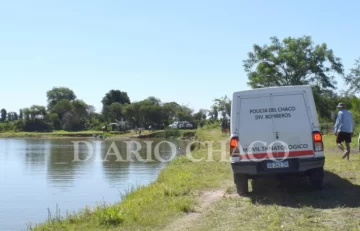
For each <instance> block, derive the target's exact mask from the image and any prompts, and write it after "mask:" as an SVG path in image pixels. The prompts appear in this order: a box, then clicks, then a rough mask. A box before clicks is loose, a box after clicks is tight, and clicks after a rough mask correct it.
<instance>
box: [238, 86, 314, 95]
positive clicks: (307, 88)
mask: <svg viewBox="0 0 360 231" xmlns="http://www.w3.org/2000/svg"><path fill="white" fill-rule="evenodd" d="M309 89H311V86H310V85H292V86H274V87H262V88H254V89H248V90H241V91H236V92H234V94H236V93H240V92H255V91H259V92H273V91H279V90H286V91H294V90H309Z"/></svg>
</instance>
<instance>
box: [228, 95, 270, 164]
mask: <svg viewBox="0 0 360 231" xmlns="http://www.w3.org/2000/svg"><path fill="white" fill-rule="evenodd" d="M269 108H271V98H270V95H269V94H264V95H259V94H256V95H242V96H238V105H237V116H236V118H237V121H236V124H237V125H236V127H235V131H234V132H235V133H236V134H238V137H239V152H240V157H241V160H244V159H253V158H256V159H261V158H264V157H266V153H267V150H266V147H267V145H268V144H270V143H272V142H273V141H274V130H273V119H272V118H267V117H266V115H267V114H269Z"/></svg>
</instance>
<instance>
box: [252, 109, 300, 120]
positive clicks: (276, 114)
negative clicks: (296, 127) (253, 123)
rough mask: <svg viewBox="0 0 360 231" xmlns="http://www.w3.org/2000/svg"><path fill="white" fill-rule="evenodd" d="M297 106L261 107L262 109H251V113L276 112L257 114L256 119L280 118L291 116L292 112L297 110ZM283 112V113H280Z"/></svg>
mask: <svg viewBox="0 0 360 231" xmlns="http://www.w3.org/2000/svg"><path fill="white" fill-rule="evenodd" d="M295 110H296V107H294V106H288V107H278V108H260V109H250V114H260V113H274V114H266V115H255V120H262V119H273V118H275V119H279V118H290V117H291V112H293V111H295ZM279 112H282V113H279Z"/></svg>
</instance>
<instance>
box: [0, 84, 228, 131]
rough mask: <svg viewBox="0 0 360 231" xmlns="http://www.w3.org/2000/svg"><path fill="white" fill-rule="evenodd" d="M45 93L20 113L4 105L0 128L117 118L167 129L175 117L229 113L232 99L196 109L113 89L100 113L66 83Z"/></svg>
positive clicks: (93, 125)
mask: <svg viewBox="0 0 360 231" xmlns="http://www.w3.org/2000/svg"><path fill="white" fill-rule="evenodd" d="M46 97H47V102H48V104H47V105H46V106H43V105H32V106H31V107H28V108H23V109H20V110H19V112H18V113H17V112H12V111H10V112H7V111H6V109H4V108H3V109H1V111H0V132H4V131H28V132H32V131H38V132H43V131H52V130H65V131H83V130H101V129H102V127H103V126H105V125H107V124H109V123H114V122H116V121H126V122H127V123H128V124H129V126H130V127H131V128H135V127H143V128H147V127H149V126H150V125H151V127H152V128H157V129H164V128H166V127H168V125H169V124H171V123H172V122H173V121H189V122H193V123H194V124H200V123H203V124H205V123H212V122H215V121H218V116H219V114H220V115H230V111H229V108H230V100H229V99H228V98H227V97H226V96H225V97H222V98H219V99H216V100H214V106H213V107H212V108H211V110H206V109H201V110H199V111H198V112H194V110H193V109H191V108H189V107H188V106H186V105H180V104H178V103H176V102H162V101H161V100H160V99H159V98H156V97H154V96H150V97H148V98H146V99H144V100H141V101H138V102H131V100H130V98H129V96H128V94H127V92H125V91H120V90H110V91H109V92H107V93H106V94H105V95H104V97H103V98H102V100H101V102H102V110H101V112H100V113H97V112H96V110H95V108H94V106H92V105H89V104H87V103H86V102H84V101H83V100H81V99H78V98H77V96H76V94H75V93H74V91H73V90H71V89H69V88H67V87H54V88H52V89H51V90H49V91H47V92H46ZM225 104H226V105H227V106H226V107H225V106H224V105H225ZM224 113H225V114H224ZM208 115H210V116H208ZM208 117H209V118H208Z"/></svg>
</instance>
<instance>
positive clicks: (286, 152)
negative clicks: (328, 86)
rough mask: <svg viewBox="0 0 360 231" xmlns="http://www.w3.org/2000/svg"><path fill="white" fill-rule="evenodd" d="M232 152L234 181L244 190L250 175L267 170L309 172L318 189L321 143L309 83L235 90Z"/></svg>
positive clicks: (285, 172)
mask: <svg viewBox="0 0 360 231" xmlns="http://www.w3.org/2000/svg"><path fill="white" fill-rule="evenodd" d="M230 130H231V137H230V155H231V166H232V170H233V173H234V183H235V184H236V188H237V191H238V193H239V194H240V195H246V194H247V193H248V179H256V178H257V177H261V176H266V175H270V174H273V175H279V174H280V175H281V174H286V175H287V174H293V173H296V174H298V173H299V174H301V175H307V176H309V179H310V183H311V185H312V187H313V188H314V189H322V186H323V178H324V169H323V167H324V163H325V157H324V145H323V142H322V135H321V133H320V130H319V121H318V116H317V112H316V107H315V102H314V98H313V94H312V90H311V87H310V86H307V85H304V86H284V87H269V88H258V89H253V90H245V91H238V92H235V93H234V94H233V99H232V106H231V127H230Z"/></svg>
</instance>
